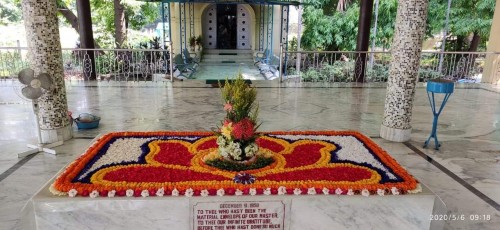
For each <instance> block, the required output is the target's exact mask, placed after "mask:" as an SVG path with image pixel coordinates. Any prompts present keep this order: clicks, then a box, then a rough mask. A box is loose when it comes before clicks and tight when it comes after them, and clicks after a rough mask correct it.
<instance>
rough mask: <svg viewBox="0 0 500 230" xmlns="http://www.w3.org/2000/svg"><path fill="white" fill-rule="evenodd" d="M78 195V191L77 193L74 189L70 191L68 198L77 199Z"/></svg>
mask: <svg viewBox="0 0 500 230" xmlns="http://www.w3.org/2000/svg"><path fill="white" fill-rule="evenodd" d="M77 194H78V191H76V189H74V188H72V189H71V190H69V192H68V196H69V197H75V196H76V195H77Z"/></svg>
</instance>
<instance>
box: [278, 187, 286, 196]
mask: <svg viewBox="0 0 500 230" xmlns="http://www.w3.org/2000/svg"><path fill="white" fill-rule="evenodd" d="M285 194H286V187H285V186H280V187H279V188H278V195H285Z"/></svg>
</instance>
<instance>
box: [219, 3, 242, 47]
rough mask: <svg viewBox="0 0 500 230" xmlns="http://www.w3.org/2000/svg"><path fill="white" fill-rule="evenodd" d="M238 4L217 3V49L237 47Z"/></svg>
mask: <svg viewBox="0 0 500 230" xmlns="http://www.w3.org/2000/svg"><path fill="white" fill-rule="evenodd" d="M237 28H238V26H237V21H236V5H234V4H231V5H230V4H219V5H217V49H236V38H237V34H236V33H237Z"/></svg>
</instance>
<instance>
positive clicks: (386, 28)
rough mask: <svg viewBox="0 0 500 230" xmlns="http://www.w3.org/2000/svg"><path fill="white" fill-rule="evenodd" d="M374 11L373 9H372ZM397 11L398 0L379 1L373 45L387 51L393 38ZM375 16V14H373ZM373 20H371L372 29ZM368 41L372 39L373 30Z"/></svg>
mask: <svg viewBox="0 0 500 230" xmlns="http://www.w3.org/2000/svg"><path fill="white" fill-rule="evenodd" d="M374 10H375V7H374ZM397 11H398V0H380V1H379V7H378V20H377V34H376V39H377V40H376V41H375V45H376V46H377V47H383V48H385V49H388V48H389V47H390V46H391V43H392V37H393V36H394V25H395V23H396V14H397ZM374 15H375V12H374ZM374 23H375V20H374V19H373V20H372V28H373V26H374ZM370 32H371V37H370V39H374V38H375V35H374V34H373V29H372V31H370Z"/></svg>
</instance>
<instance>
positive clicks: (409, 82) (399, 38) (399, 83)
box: [380, 0, 428, 142]
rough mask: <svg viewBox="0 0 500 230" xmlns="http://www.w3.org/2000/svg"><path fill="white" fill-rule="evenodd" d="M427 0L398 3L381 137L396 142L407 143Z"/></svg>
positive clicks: (401, 1) (409, 133) (402, 0)
mask: <svg viewBox="0 0 500 230" xmlns="http://www.w3.org/2000/svg"><path fill="white" fill-rule="evenodd" d="M427 7H428V0H400V1H399V5H398V12H397V17H396V26H395V31H394V40H393V42H392V46H391V48H392V51H391V53H392V62H391V65H390V68H389V79H388V82H387V95H386V99H385V110H384V121H383V123H382V126H381V128H380V136H381V137H382V138H384V139H387V140H390V141H396V142H404V141H408V140H410V135H411V124H410V122H411V116H412V108H413V99H414V95H415V86H416V84H417V80H418V68H419V66H420V55H421V52H422V42H423V40H424V35H425V26H426V19H427Z"/></svg>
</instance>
